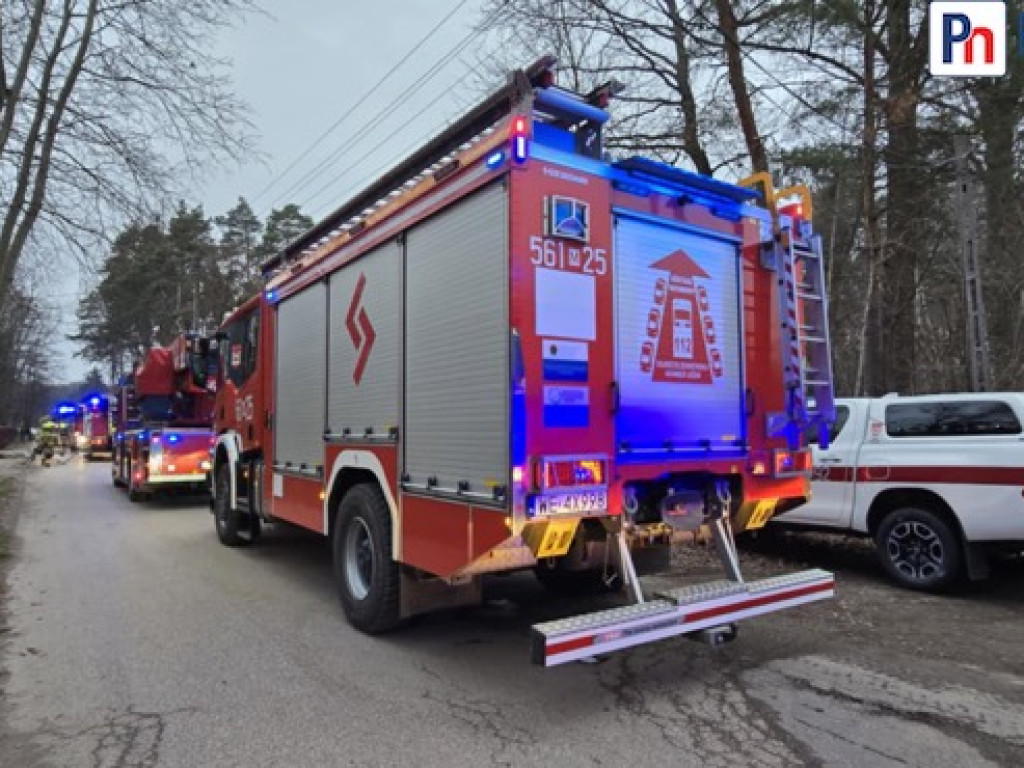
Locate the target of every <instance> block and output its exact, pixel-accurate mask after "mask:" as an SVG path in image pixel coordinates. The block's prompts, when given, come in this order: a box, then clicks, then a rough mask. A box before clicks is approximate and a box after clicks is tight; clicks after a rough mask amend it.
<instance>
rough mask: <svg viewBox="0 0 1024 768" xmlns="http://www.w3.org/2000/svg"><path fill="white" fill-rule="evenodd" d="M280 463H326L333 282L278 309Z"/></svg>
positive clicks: (276, 445) (277, 434) (299, 465)
mask: <svg viewBox="0 0 1024 768" xmlns="http://www.w3.org/2000/svg"><path fill="white" fill-rule="evenodd" d="M276 344H277V376H276V382H275V388H274V391H275V417H274V420H275V430H274V464H275V466H277V467H284V468H285V469H294V470H305V471H307V472H308V471H311V470H314V469H316V468H317V467H319V466H321V465H322V464H323V460H324V459H323V455H324V450H323V440H324V399H325V386H326V380H327V286H326V284H325V283H317V284H315V285H312V286H310V287H308V288H306V289H305V290H304V291H302V292H300V293H298V294H296V295H295V296H292V297H289V298H287V299H285V300H284V301H282V302H281V303H280V304H279V305H278V308H277V340H276Z"/></svg>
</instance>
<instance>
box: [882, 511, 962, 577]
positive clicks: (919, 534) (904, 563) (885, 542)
mask: <svg viewBox="0 0 1024 768" xmlns="http://www.w3.org/2000/svg"><path fill="white" fill-rule="evenodd" d="M875 544H876V545H877V547H878V554H879V557H880V558H881V561H882V567H883V568H884V569H885V571H886V573H888V574H889V575H890V576H891V577H892V578H893V579H895V580H896V581H897V582H898V583H899V584H900V585H902V586H904V587H909V588H910V589H919V590H923V591H940V590H943V589H947V588H948V587H950V586H951V585H952V584H953V583H954V582H955V581H956V580H957V579H959V578H960V574H961V571H962V569H963V556H962V553H961V547H960V540H959V537H958V536H957V535H956V533H954V532H953V530H952V529H951V528H950V526H949V524H948V523H946V522H945V521H944V520H943V519H942V518H940V517H939V516H938V515H936V514H935V513H934V512H929V511H928V510H925V509H915V508H911V507H906V508H903V509H897V510H893V511H892V512H890V513H889V514H888V515H886V516H885V518H884V519H883V520H882V524H881V525H880V526H879V528H878V534H877V535H876V536H875Z"/></svg>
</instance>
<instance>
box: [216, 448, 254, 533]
mask: <svg viewBox="0 0 1024 768" xmlns="http://www.w3.org/2000/svg"><path fill="white" fill-rule="evenodd" d="M230 472H231V467H229V466H228V465H227V463H224V464H221V465H220V466H219V467H217V486H216V487H217V495H216V496H215V497H214V499H213V524H214V526H215V527H216V528H217V538H218V539H220V543H221V544H223V545H224V546H225V547H240V546H243V545H244V544H247V543H248V542H247V541H246V540H245V539H243V538H242V537H241V536H239V535H238V533H239V531H240V530H241V522H242V521H241V515H240V514H239V512H238V510H237V509H232V508H231V475H230Z"/></svg>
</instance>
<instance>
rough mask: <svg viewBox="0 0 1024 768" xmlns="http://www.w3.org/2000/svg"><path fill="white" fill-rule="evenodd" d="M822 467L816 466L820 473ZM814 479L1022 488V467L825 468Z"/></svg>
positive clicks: (1023, 477) (1023, 471) (1023, 470)
mask: <svg viewBox="0 0 1024 768" xmlns="http://www.w3.org/2000/svg"><path fill="white" fill-rule="evenodd" d="M823 469H824V468H821V467H819V468H818V471H819V472H822V470H823ZM814 479H815V480H821V481H826V482H831V483H852V482H853V481H854V480H856V481H857V482H858V483H916V484H918V485H939V484H943V483H945V484H948V485H1011V486H1024V468H1021V467H952V466H942V465H931V466H899V467H894V466H886V465H871V466H863V467H856V468H854V467H835V466H833V467H828V468H827V469H826V470H824V472H823V474H822V476H820V477H819V476H815V477H814Z"/></svg>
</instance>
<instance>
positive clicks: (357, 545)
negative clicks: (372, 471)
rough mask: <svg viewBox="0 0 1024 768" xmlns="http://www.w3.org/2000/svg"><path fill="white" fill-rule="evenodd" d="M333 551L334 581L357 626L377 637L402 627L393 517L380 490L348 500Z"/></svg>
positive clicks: (359, 491)
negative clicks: (394, 556) (393, 539)
mask: <svg viewBox="0 0 1024 768" xmlns="http://www.w3.org/2000/svg"><path fill="white" fill-rule="evenodd" d="M331 545H332V550H333V555H334V581H335V584H336V585H337V587H338V596H339V597H340V598H341V607H342V608H343V609H344V611H345V616H346V617H347V618H348V620H349V622H350V623H351V624H352V626H353V627H355V628H356V629H358V630H360V631H361V632H366V633H367V634H371V635H372V634H377V633H380V632H386V631H388V630H389V629H394V628H395V627H396V626H398V624H399V623H400V622H401V619H400V616H399V605H398V599H399V585H400V578H401V575H400V573H399V569H398V563H396V562H395V561H394V559H393V558H392V552H391V512H390V511H389V509H388V505H387V502H386V501H385V500H384V496H383V495H382V494H381V492H380V489H379V488H378V487H377V486H376V485H372V484H361V485H356V486H354V487H353V488H351V489H350V490H349V491H348V493H346V494H345V496H344V498H342V500H341V506H340V507H339V509H338V513H337V519H336V520H335V524H334V534H333V541H332V542H331Z"/></svg>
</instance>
